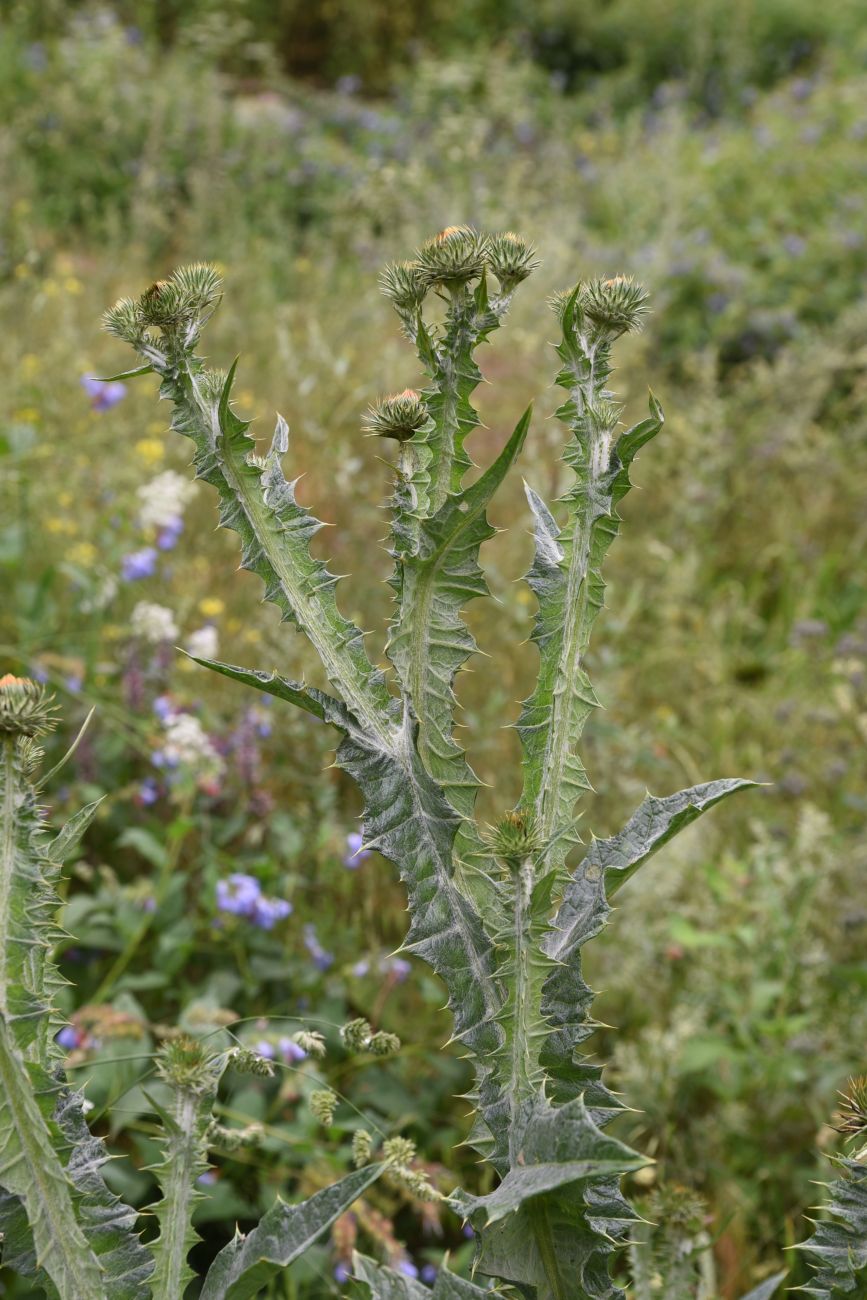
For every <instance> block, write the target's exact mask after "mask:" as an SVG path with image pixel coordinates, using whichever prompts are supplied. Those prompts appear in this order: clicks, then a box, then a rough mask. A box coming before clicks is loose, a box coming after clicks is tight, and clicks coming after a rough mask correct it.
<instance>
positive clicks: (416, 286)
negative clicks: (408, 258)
mask: <svg viewBox="0 0 867 1300" xmlns="http://www.w3.org/2000/svg"><path fill="white" fill-rule="evenodd" d="M379 286H380V289H381V290H382V292H383V293H384V294H385V296H386V298H389V299H390V300H391V302H393V303H394V305H395V307H396V308H397V310H398V311H400V312H410V311H417V310H418V308H419V307H420V306H421V304H422V302H423V300H424V296H425V294H426V293H427V290H428V282H427V280H426V279H425V276H424V273H423V271H422V268H421V266H420V265H419V263H418V262H391V263H389V265H388V266H386V267H385V269H384V270H383V272H382V274H381V275H380V277H379Z"/></svg>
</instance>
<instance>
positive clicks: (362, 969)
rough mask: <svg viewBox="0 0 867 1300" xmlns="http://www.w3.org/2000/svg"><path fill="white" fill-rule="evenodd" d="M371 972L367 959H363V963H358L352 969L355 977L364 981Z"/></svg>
mask: <svg viewBox="0 0 867 1300" xmlns="http://www.w3.org/2000/svg"><path fill="white" fill-rule="evenodd" d="M369 972H370V962H369V961H368V960H367V958H366V957H362V959H361V961H357V962H356V963H355V965H354V966H353V968H352V973H353V975H354V976H355V978H356V979H359V980H361V979H364V977H365V975H367V974H369Z"/></svg>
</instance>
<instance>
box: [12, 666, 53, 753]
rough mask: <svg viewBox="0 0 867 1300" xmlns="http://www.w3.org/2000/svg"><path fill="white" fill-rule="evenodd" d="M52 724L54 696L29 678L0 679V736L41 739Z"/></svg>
mask: <svg viewBox="0 0 867 1300" xmlns="http://www.w3.org/2000/svg"><path fill="white" fill-rule="evenodd" d="M55 725H56V719H55V716H54V696H53V695H51V694H50V693H49V692H48V691H47V690H46V689H45V687H44V686H43V685H42V683H41V682H34V681H31V679H30V678H29V677H14V676H13V675H12V673H6V674H5V676H3V677H0V735H3V734H5V735H7V736H10V735H11V736H27V737H32V736H44V735H45V733H46V732H48V731H51V730H53V728H54V726H55Z"/></svg>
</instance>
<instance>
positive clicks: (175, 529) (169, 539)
mask: <svg viewBox="0 0 867 1300" xmlns="http://www.w3.org/2000/svg"><path fill="white" fill-rule="evenodd" d="M183 531H184V521H183V519H182V518H181V517H180V515H175V517H174V519H172V520H170V522H169V523H167V524H166V525H165V527H164V528H161V529H160V531H159V533H158V534H157V546H158V547H159V548H160V550H161V551H170V550H172V548H173V547H175V546H177V544H178V538H179V537H180V535H181V533H182V532H183Z"/></svg>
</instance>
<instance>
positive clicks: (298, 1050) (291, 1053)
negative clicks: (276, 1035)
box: [277, 1038, 307, 1065]
mask: <svg viewBox="0 0 867 1300" xmlns="http://www.w3.org/2000/svg"><path fill="white" fill-rule="evenodd" d="M277 1046H278V1048H279V1049H280V1055H281V1056H282V1057H283V1060H284V1061H285V1062H286V1064H287V1065H297V1064H298V1062H299V1061H306V1059H307V1053H306V1052H305V1051H304V1048H303V1047H301V1046H300V1044H298V1043H296V1042H295V1039H294V1038H280V1039H278V1040H277Z"/></svg>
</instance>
